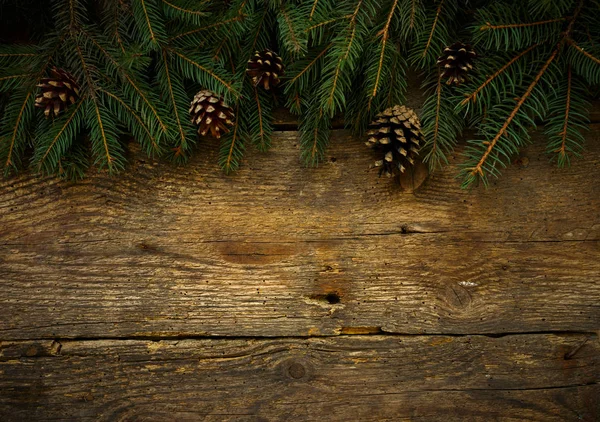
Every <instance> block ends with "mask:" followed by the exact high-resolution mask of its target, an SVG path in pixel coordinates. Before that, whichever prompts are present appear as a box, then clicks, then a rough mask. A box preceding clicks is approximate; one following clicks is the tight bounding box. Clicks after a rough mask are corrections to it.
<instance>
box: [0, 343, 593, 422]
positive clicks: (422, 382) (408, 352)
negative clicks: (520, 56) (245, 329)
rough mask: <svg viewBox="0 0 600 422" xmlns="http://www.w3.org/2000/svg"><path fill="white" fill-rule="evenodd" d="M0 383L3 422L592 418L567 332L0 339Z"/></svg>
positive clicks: (584, 366)
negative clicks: (65, 339) (276, 337)
mask: <svg viewBox="0 0 600 422" xmlns="http://www.w3.org/2000/svg"><path fill="white" fill-rule="evenodd" d="M582 344H583V345H582ZM573 350H576V353H575V354H573V355H572V356H570V357H569V358H568V359H566V358H565V355H568V354H569V353H570V352H571V351H573ZM0 388H1V391H2V394H1V395H0V419H1V420H3V421H7V422H8V421H23V420H36V421H44V420H78V421H86V420H90V421H91V420H94V421H130V420H131V421H133V420H135V421H143V420H148V421H159V420H165V421H167V420H169V421H170V420H190V421H191V420H208V421H229V420H235V421H240V420H249V421H250V420H251V421H270V420H331V421H347V420H353V421H357V420H394V421H399V420H410V421H420V420H423V421H431V420H442V419H443V420H450V421H464V420H469V421H490V420H507V421H510V420H512V421H524V420H528V421H570V420H581V421H596V420H598V419H599V418H600V400H599V396H600V342H599V341H598V337H597V336H596V335H592V336H586V335H579V334H577V335H550V334H545V335H508V336H503V337H500V338H490V337H486V336H458V337H456V336H389V335H386V336H382V335H374V336H340V337H333V338H311V339H293V338H289V339H272V340H269V339H263V340H259V339H237V340H234V339H222V340H221V339H213V340H191V339H188V340H180V341H146V340H117V341H114V340H96V341H78V340H75V341H64V342H61V343H57V342H53V341H50V340H48V341H43V340H42V341H35V342H32V341H28V342H4V343H1V344H0Z"/></svg>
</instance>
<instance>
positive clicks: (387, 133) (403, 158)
mask: <svg viewBox="0 0 600 422" xmlns="http://www.w3.org/2000/svg"><path fill="white" fill-rule="evenodd" d="M375 117H376V119H375V120H374V121H373V122H372V123H371V124H370V125H369V131H368V132H367V135H369V139H368V141H367V142H366V145H367V146H370V147H372V148H373V149H375V150H376V151H378V153H381V156H382V159H381V160H378V161H376V162H375V167H381V169H380V170H379V175H380V176H381V175H382V174H385V175H386V176H388V177H390V176H392V175H393V174H397V173H398V172H400V173H404V171H405V170H406V168H407V167H408V166H409V165H412V164H414V157H415V155H417V154H418V153H419V146H420V143H421V142H422V141H423V134H422V132H421V122H420V121H419V118H418V117H417V114H416V113H415V112H414V111H413V110H412V109H410V108H407V107H406V106H398V105H396V106H394V107H390V108H388V109H386V110H384V111H383V112H382V113H379V114H378V115H377V116H375Z"/></svg>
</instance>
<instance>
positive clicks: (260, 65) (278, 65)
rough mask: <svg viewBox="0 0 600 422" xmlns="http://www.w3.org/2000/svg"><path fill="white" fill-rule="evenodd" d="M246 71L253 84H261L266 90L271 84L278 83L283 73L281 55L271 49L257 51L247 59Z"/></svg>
mask: <svg viewBox="0 0 600 422" xmlns="http://www.w3.org/2000/svg"><path fill="white" fill-rule="evenodd" d="M246 73H247V74H248V76H250V77H251V78H252V82H254V86H258V85H260V84H262V85H263V87H264V88H265V89H266V90H269V88H270V87H271V86H276V85H277V84H279V77H280V76H282V75H283V73H284V72H283V63H282V61H281V57H279V56H278V55H277V53H275V52H273V51H271V50H263V51H261V52H258V51H257V52H256V53H254V56H253V57H252V58H251V59H250V60H248V68H247V69H246Z"/></svg>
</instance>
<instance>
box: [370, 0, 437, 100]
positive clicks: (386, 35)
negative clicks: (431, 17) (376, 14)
mask: <svg viewBox="0 0 600 422" xmlns="http://www.w3.org/2000/svg"><path fill="white" fill-rule="evenodd" d="M442 2H443V0H442ZM397 5H398V0H394V3H393V4H392V7H391V8H390V13H389V14H388V17H387V21H386V23H385V26H384V27H383V29H382V30H381V31H380V32H379V33H378V34H377V35H378V36H381V55H380V56H379V66H378V67H377V76H376V77H375V84H374V85H373V93H372V94H371V98H373V97H375V96H376V95H377V88H379V78H380V77H381V69H382V67H383V57H384V55H385V44H386V43H387V40H388V38H389V35H390V33H389V30H390V23H391V22H392V17H393V16H394V12H395V11H396V6H397ZM440 7H441V4H440ZM369 101H370V100H369Z"/></svg>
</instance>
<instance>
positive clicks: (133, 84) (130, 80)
mask: <svg viewBox="0 0 600 422" xmlns="http://www.w3.org/2000/svg"><path fill="white" fill-rule="evenodd" d="M81 33H82V34H83V35H85V36H86V37H87V39H88V40H89V41H90V42H91V43H92V44H94V46H95V47H96V48H97V49H98V50H99V51H100V52H101V53H102V54H103V55H104V56H105V57H106V58H107V60H108V61H109V62H110V63H111V64H112V65H113V66H114V67H115V69H117V71H118V72H119V73H120V74H121V76H122V77H124V78H125V80H127V82H128V83H129V85H130V86H131V87H132V88H133V89H134V90H135V92H137V94H138V95H139V97H140V98H141V99H142V100H143V102H144V103H145V104H146V105H147V106H148V108H149V109H150V110H151V111H152V114H153V115H154V118H155V119H156V120H157V122H158V124H159V125H160V128H161V130H162V131H163V132H165V133H166V132H167V126H166V125H165V124H164V122H163V119H161V117H160V114H159V113H158V111H157V110H156V108H155V106H154V105H153V104H152V102H151V101H150V100H149V98H148V97H147V96H146V94H145V93H144V90H143V89H142V88H141V87H139V86H138V84H137V83H136V82H135V81H134V80H133V78H132V77H131V76H130V75H129V72H127V70H126V69H124V68H123V67H122V66H121V64H120V63H118V62H117V60H116V59H115V58H114V57H113V56H112V55H111V54H110V53H109V52H108V51H107V50H106V49H105V48H104V47H103V46H102V45H100V44H99V43H98V42H97V41H96V40H95V39H94V38H93V37H92V36H90V35H89V34H88V33H87V32H85V31H81Z"/></svg>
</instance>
